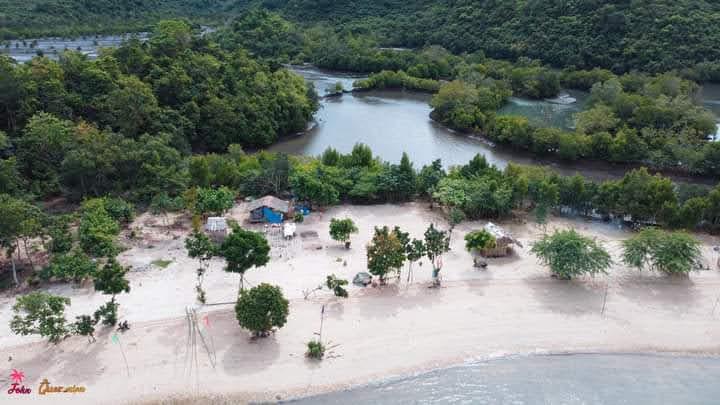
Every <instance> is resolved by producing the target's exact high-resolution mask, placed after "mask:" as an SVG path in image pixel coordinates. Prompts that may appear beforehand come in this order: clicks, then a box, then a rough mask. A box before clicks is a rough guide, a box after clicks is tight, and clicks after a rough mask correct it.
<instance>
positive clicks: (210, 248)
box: [185, 229, 218, 304]
mask: <svg viewBox="0 0 720 405" xmlns="http://www.w3.org/2000/svg"><path fill="white" fill-rule="evenodd" d="M185 249H187V252H188V256H190V257H192V258H193V259H197V260H198V261H199V262H200V267H198V268H197V270H196V271H197V279H198V280H197V281H198V283H197V285H196V286H195V291H196V292H197V294H198V301H200V302H201V303H203V304H204V303H205V290H203V288H202V283H203V280H204V278H205V273H207V270H208V267H209V266H210V260H212V258H213V257H214V256H215V255H216V254H217V251H218V247H217V246H216V245H215V244H214V243H213V242H212V241H211V240H210V238H209V237H208V236H207V235H205V234H204V233H202V232H201V231H200V230H198V229H195V230H194V231H193V233H192V234H190V236H188V238H187V239H185Z"/></svg>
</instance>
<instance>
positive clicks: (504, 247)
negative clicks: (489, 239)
mask: <svg viewBox="0 0 720 405" xmlns="http://www.w3.org/2000/svg"><path fill="white" fill-rule="evenodd" d="M483 229H485V231H487V232H488V233H489V234H490V235H492V236H493V237H494V238H495V247H494V248H487V249H482V250H481V251H480V254H481V255H482V256H484V257H505V256H507V255H508V254H509V253H510V252H511V251H512V250H511V245H517V246H520V247H522V243H520V241H519V240H517V239H515V238H514V237H513V236H512V235H510V233H508V232H507V231H506V230H505V229H503V228H501V227H499V226H498V225H495V224H493V223H492V222H488V223H487V224H486V225H485V227H484V228H483Z"/></svg>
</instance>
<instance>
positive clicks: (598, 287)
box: [524, 275, 605, 316]
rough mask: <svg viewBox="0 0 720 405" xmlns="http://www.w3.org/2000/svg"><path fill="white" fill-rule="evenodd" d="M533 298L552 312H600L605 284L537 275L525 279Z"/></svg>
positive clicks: (576, 313)
mask: <svg viewBox="0 0 720 405" xmlns="http://www.w3.org/2000/svg"><path fill="white" fill-rule="evenodd" d="M524 282H525V284H526V286H527V287H528V288H529V289H530V291H531V293H532V296H533V298H534V299H535V300H536V301H537V302H539V303H540V305H542V307H543V308H545V309H547V310H548V311H550V312H556V313H561V314H565V315H572V316H582V315H588V314H592V313H596V314H600V312H601V310H602V305H603V300H604V298H605V284H604V283H600V282H594V281H592V280H587V279H573V280H559V279H556V278H552V277H550V276H549V275H544V276H543V275H537V276H533V277H530V278H527V279H525V280H524Z"/></svg>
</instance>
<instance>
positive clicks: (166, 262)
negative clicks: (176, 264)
mask: <svg viewBox="0 0 720 405" xmlns="http://www.w3.org/2000/svg"><path fill="white" fill-rule="evenodd" d="M172 262H173V261H172V260H163V259H158V260H153V262H152V263H150V264H152V265H153V266H155V267H159V268H161V269H165V268H167V266H169V265H170V263H172Z"/></svg>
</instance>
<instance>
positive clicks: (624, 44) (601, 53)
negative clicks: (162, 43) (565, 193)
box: [0, 0, 720, 80]
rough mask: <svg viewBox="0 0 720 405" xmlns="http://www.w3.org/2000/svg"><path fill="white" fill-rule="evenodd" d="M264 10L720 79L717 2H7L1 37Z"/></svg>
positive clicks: (558, 58)
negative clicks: (682, 71) (681, 71)
mask: <svg viewBox="0 0 720 405" xmlns="http://www.w3.org/2000/svg"><path fill="white" fill-rule="evenodd" d="M255 7H260V8H264V9H268V10H271V11H276V12H278V13H280V14H281V15H283V16H285V17H286V18H287V19H288V20H290V21H293V22H295V23H298V24H300V25H302V26H304V27H305V28H308V27H311V26H315V25H318V24H319V25H324V26H326V27H328V28H329V29H330V30H332V31H333V32H335V33H339V34H342V35H353V36H367V37H370V38H372V39H373V40H374V41H377V43H378V44H380V45H382V46H401V47H410V48H423V47H426V46H428V45H440V46H443V47H445V48H446V49H448V50H450V51H451V52H454V53H458V54H459V53H463V52H467V53H473V52H478V51H480V52H483V53H485V54H486V55H487V56H490V57H493V58H498V59H517V58H519V57H522V56H525V57H530V58H533V59H538V60H541V61H543V62H544V63H547V64H550V65H552V66H556V67H563V68H565V67H569V68H574V69H590V68H594V67H602V68H606V69H610V70H612V71H614V72H615V73H624V72H627V71H630V70H643V71H648V72H652V73H661V72H666V71H668V70H672V69H678V70H682V69H690V68H692V69H691V70H692V73H693V74H695V75H696V77H695V78H696V79H700V80H707V79H714V80H717V79H718V78H720V67H718V65H717V63H716V62H717V61H718V59H720V49H718V47H717V44H718V43H720V24H719V23H720V3H718V2H716V1H709V0H634V1H629V0H614V1H591V0H587V1H560V0H553V1H539V0H534V1H524V0H523V1H521V0H503V1H499V0H417V1H401V0H234V1H233V0H153V1H131V0H124V1H86V0H72V1H59V0H29V1H18V0H3V1H0V38H2V37H6V38H9V37H16V36H28V35H42V34H52V33H63V34H70V33H73V32H82V33H91V32H102V31H108V30H114V31H117V30H118V29H120V28H123V29H130V30H139V29H143V28H147V27H148V26H150V25H151V24H152V23H154V22H156V21H158V20H159V19H162V18H168V17H179V16H182V17H188V18H193V19H203V20H204V21H213V22H214V23H216V24H219V25H223V24H224V23H225V22H226V21H228V19H230V18H232V17H233V16H235V15H238V14H241V13H243V12H245V11H247V10H249V9H252V8H255ZM251 39H252V38H251ZM260 39H262V38H260ZM375 70H379V69H375Z"/></svg>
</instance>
